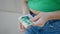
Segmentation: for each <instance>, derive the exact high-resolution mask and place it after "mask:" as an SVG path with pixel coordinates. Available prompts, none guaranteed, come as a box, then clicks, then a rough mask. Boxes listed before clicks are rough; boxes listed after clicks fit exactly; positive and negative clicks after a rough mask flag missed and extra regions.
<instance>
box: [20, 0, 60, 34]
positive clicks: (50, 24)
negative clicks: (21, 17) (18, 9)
mask: <svg viewBox="0 0 60 34" xmlns="http://www.w3.org/2000/svg"><path fill="white" fill-rule="evenodd" d="M59 1H60V0H27V7H28V9H29V12H30V14H31V15H32V16H33V17H34V18H33V19H31V21H32V22H36V21H37V22H36V23H37V24H35V25H32V26H31V27H30V28H27V29H25V28H24V26H23V25H22V24H20V31H22V32H23V31H25V34H59V33H60V2H59ZM42 17H43V18H42ZM41 18H42V20H40V19H41ZM38 22H39V23H38Z"/></svg>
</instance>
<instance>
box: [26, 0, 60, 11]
mask: <svg viewBox="0 0 60 34" xmlns="http://www.w3.org/2000/svg"><path fill="white" fill-rule="evenodd" d="M27 7H28V8H31V9H32V10H37V11H39V12H54V11H57V10H60V0H27Z"/></svg>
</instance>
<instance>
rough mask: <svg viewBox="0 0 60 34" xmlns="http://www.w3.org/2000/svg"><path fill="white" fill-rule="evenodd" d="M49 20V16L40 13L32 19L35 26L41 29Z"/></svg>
mask: <svg viewBox="0 0 60 34" xmlns="http://www.w3.org/2000/svg"><path fill="white" fill-rule="evenodd" d="M47 20H48V15H47V14H46V13H39V14H38V15H36V16H35V17H34V18H33V19H30V21H32V22H35V25H37V26H41V27H42V26H44V24H45V23H46V21H47Z"/></svg>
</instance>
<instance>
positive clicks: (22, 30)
mask: <svg viewBox="0 0 60 34" xmlns="http://www.w3.org/2000/svg"><path fill="white" fill-rule="evenodd" d="M24 30H25V28H24V26H23V25H22V24H20V31H21V32H24Z"/></svg>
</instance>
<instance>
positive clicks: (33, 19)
mask: <svg viewBox="0 0 60 34" xmlns="http://www.w3.org/2000/svg"><path fill="white" fill-rule="evenodd" d="M40 17H41V16H40V15H36V16H35V17H34V18H32V19H30V20H31V21H32V22H35V21H37V20H39V18H40Z"/></svg>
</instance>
